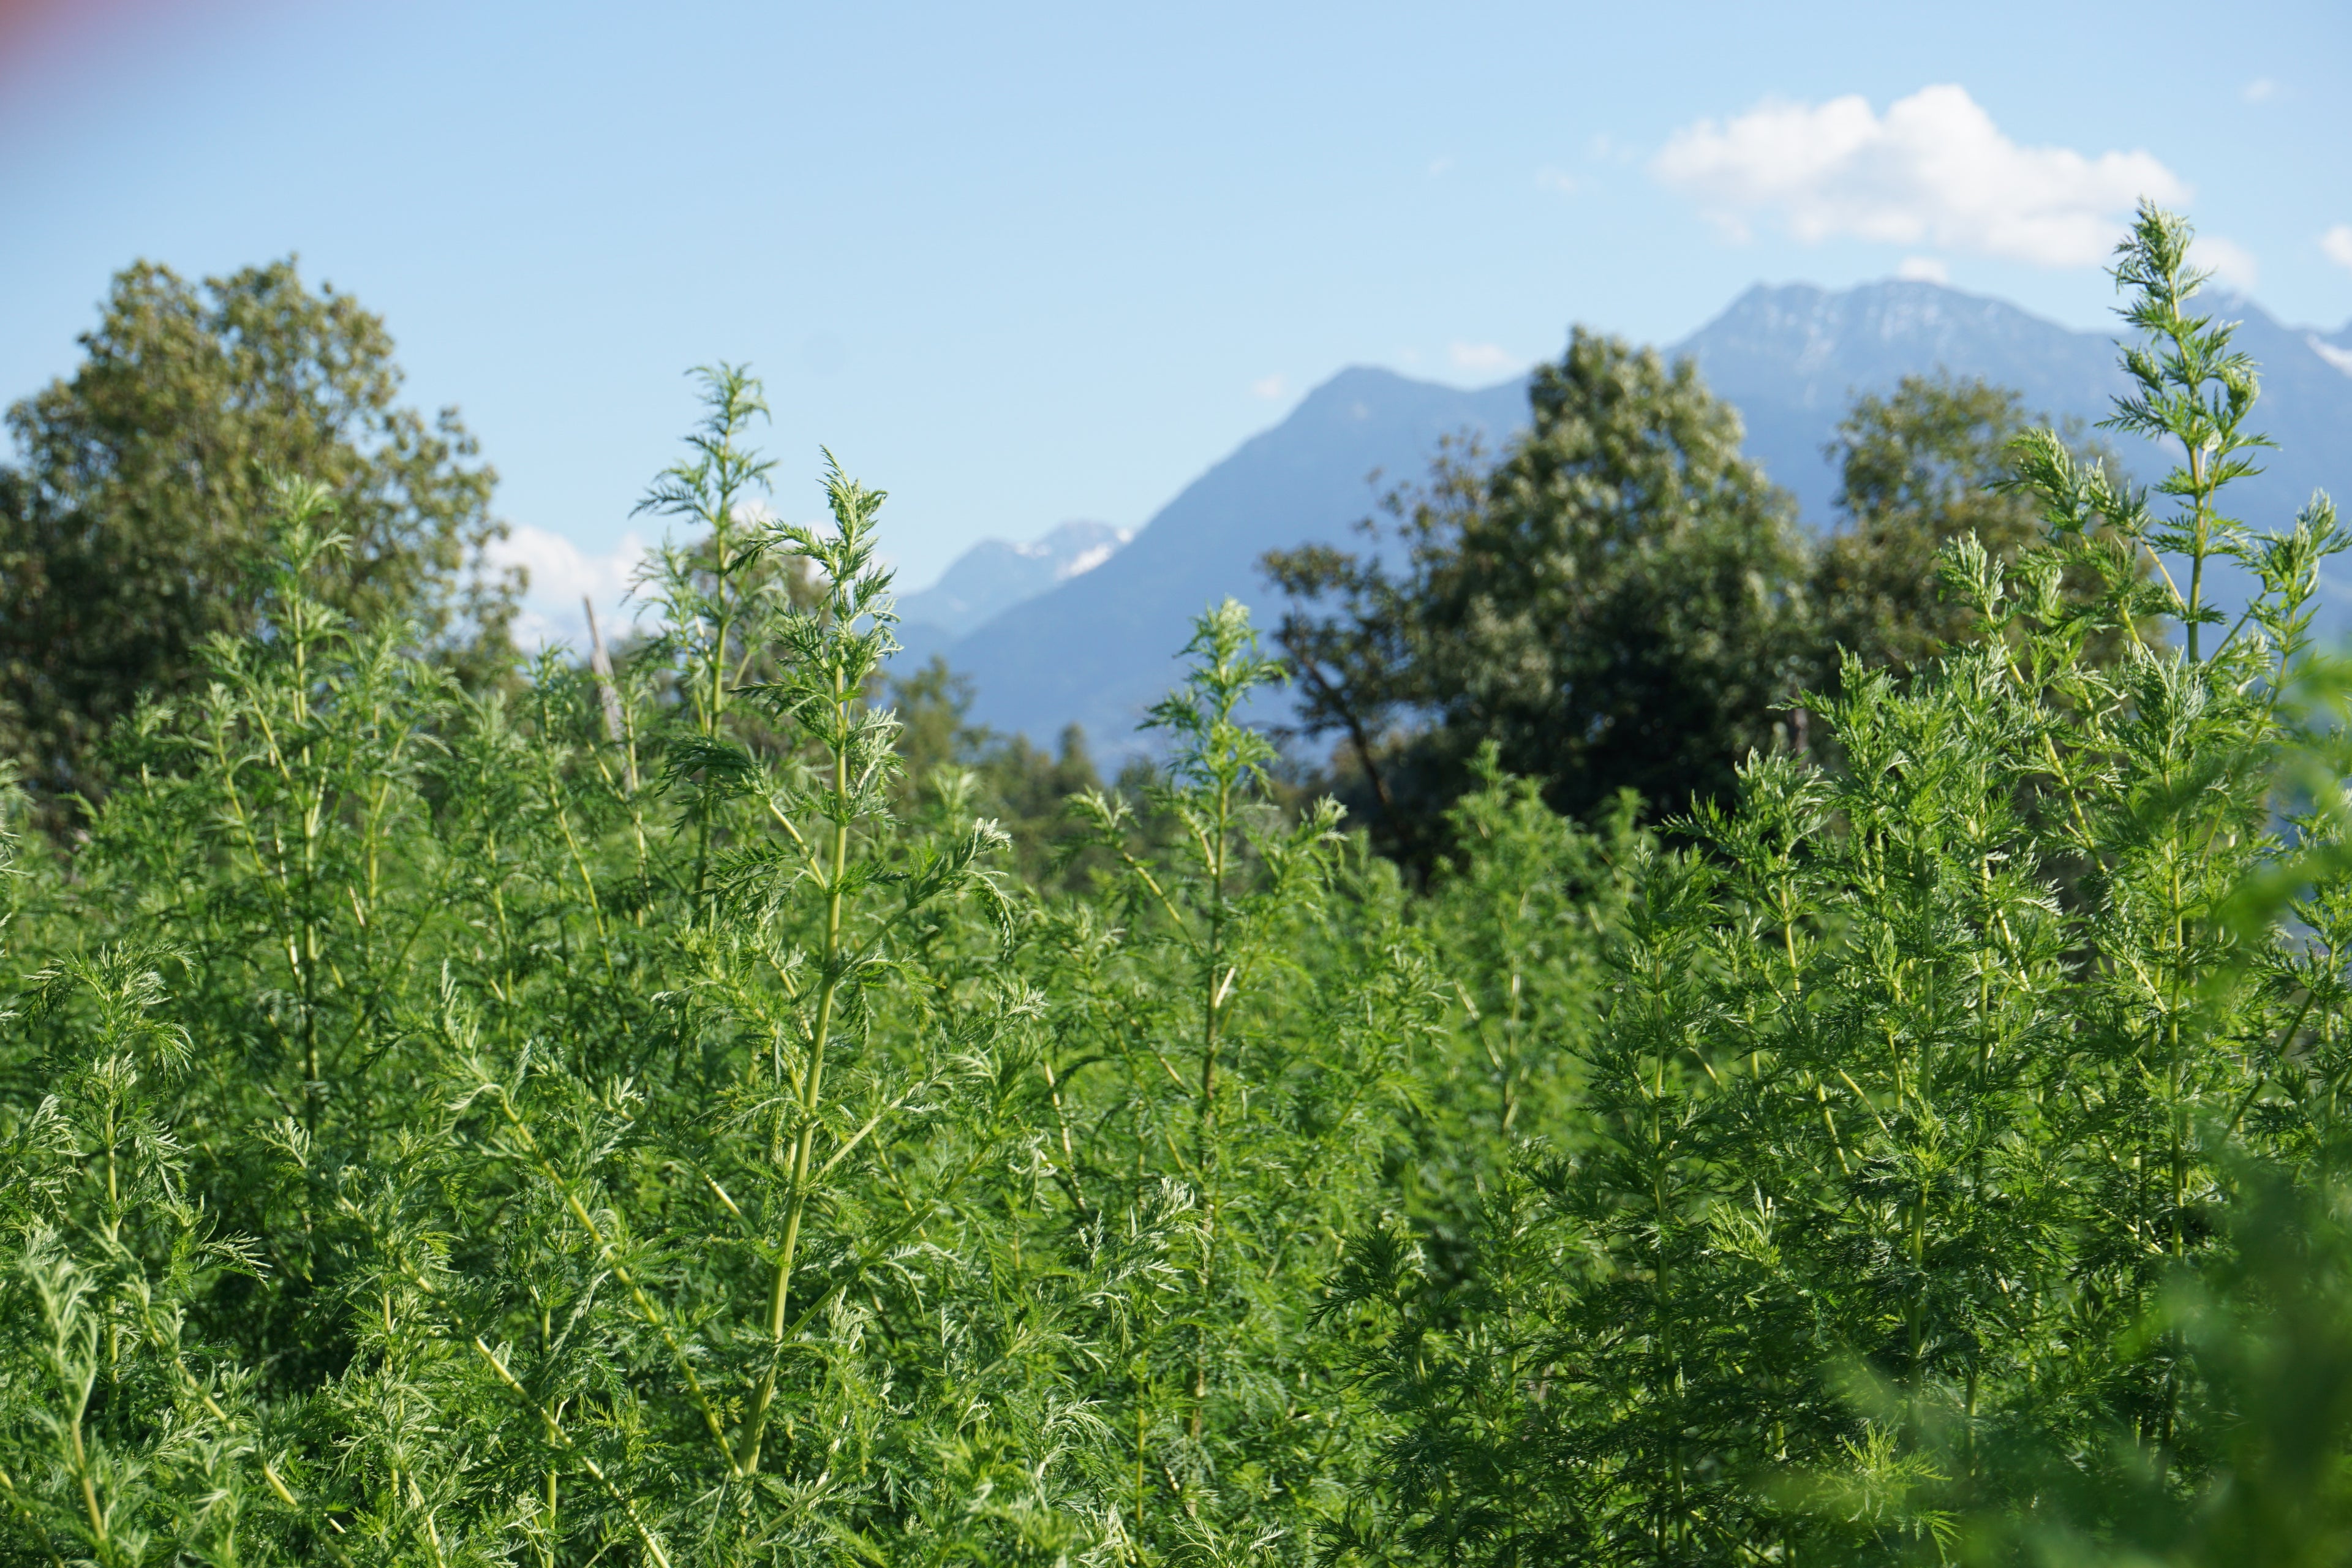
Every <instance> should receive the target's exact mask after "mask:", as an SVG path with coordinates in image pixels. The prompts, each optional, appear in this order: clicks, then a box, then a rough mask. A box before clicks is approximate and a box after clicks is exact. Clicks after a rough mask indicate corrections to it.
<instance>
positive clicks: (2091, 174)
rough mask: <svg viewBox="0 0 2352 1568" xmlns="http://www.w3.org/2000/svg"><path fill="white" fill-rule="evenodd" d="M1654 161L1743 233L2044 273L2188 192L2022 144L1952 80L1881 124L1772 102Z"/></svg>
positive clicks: (2099, 246) (1860, 109) (2142, 164)
mask: <svg viewBox="0 0 2352 1568" xmlns="http://www.w3.org/2000/svg"><path fill="white" fill-rule="evenodd" d="M1651 167H1652V169H1653V171H1654V173H1655V174H1657V176H1658V177H1659V178H1660V179H1662V180H1664V182H1665V183H1666V184H1669V185H1673V186H1675V187H1676V188H1678V189H1680V190H1683V191H1685V192H1687V193H1689V194H1690V195H1693V196H1694V197H1696V199H1697V200H1698V201H1699V203H1700V204H1701V205H1702V207H1703V208H1704V209H1705V210H1706V212H1707V213H1708V215H1709V216H1712V217H1714V218H1715V219H1716V220H1717V222H1718V223H1720V224H1721V225H1722V226H1724V228H1725V230H1726V232H1727V233H1728V234H1730V235H1731V236H1732V237H1735V238H1738V239H1744V238H1746V237H1747V236H1748V225H1747V220H1748V217H1749V216H1752V215H1755V214H1758V213H1769V214H1771V215H1773V216H1777V217H1778V218H1779V219H1780V222H1781V224H1782V225H1784V226H1786V227H1787V229H1788V230H1789V232H1790V234H1792V235H1794V236H1795V237H1797V238H1798V239H1800V240H1802V241H1805V242H1806V243H1808V244H1812V243H1818V242H1820V241H1822V240H1824V239H1830V238H1833V237H1840V236H1852V237H1857V238H1862V239H1869V240H1878V241H1882V242H1885V243H1887V244H1891V245H1906V246H1909V245H1922V244H1926V245H1933V246H1936V247H1938V248H1941V249H1948V250H1963V251H1974V252H1977V253H1979V254H1982V255H1987V256H1998V257H2003V258H2009V259H2011V260H2018V261H2028V262H2032V263H2035V264H2037V265H2040V266H2043V267H2082V266H2089V265H2092V264H2095V263H2097V262H2100V261H2103V260H2105V258H2106V255H2107V252H2108V250H2109V249H2110V248H2111V247H2113V245H2114V243H2115V241H2116V237H2117V235H2118V234H2120V233H2121V231H2122V219H2123V217H2124V216H2126V215H2127V214H2128V213H2129V212H2130V211H2131V208H2132V205H2133V203H2134V202H2136V201H2137V200H2138V199H2139V198H2140V197H2142V196H2147V197H2150V198H2152V199H2154V200H2157V201H2160V202H2167V203H2178V202H2180V201H2182V200H2185V199H2186V198H2187V196H2188V195H2189V187H2188V185H2187V184H2185V183H2184V182H2183V181H2182V180H2181V179H2180V178H2179V176H2178V175H2177V174H2173V173H2172V171H2171V170H2169V169H2168V168H2166V167H2165V166H2164V165H2163V164H2162V163H2158V161H2157V160H2156V158H2155V157H2154V156H2152V155H2151V154H2149V153H2145V152H2134V153H2100V154H2099V155H2098V156H2096V157H2095V158H2093V157H2085V156H2084V155H2083V154H2082V153H2077V152H2075V151H2074V150H2073V149H2071V148H2066V147H2021V146H2020V145H2018V143H2016V142H2012V141H2011V140H2010V139H2009V138H2008V137H2007V136H2005V135H2003V134H2002V133H2001V132H2000V128H1999V127H1998V126H1996V125H1995V124H1993V122H1992V117H1991V116H1990V115H1989V114H1987V113H1986V112H1985V111H1984V110H1983V109H1982V107H1980V106H1979V104H1978V103H1977V101H1976V100H1974V99H1972V98H1970V97H1969V94H1968V91H1967V89H1964V88H1960V87H1957V86H1950V85H1947V86H1941V87H1928V88H1922V89H1920V90H1919V91H1917V92H1915V93H1913V94H1912V95H1911V96H1910V97H1908V98H1903V99H1897V100H1895V102H1894V103H1892V104H1890V105H1888V106H1887V110H1886V112H1885V114H1884V115H1883V116H1882V115H1880V114H1879V113H1878V112H1877V111H1876V110H1873V109H1872V108H1871V107H1870V104H1869V102H1868V100H1865V99H1864V98H1862V97H1860V96H1859V95H1850V96H1848V97H1845V98H1835V99H1832V100H1829V101H1828V102H1826V103H1822V104H1803V103H1782V102H1769V101H1768V102H1766V103H1764V104H1762V105H1760V106H1759V107H1758V108H1757V109H1755V110H1751V111H1749V112H1748V113H1747V114H1743V115H1740V116H1738V118H1736V119H1733V120H1729V121H1724V122H1722V123H1720V124H1718V123H1717V122H1716V121H1712V120H1702V121H1699V122H1698V123H1696V124H1695V125H1689V126H1685V127H1684V128H1683V129H1682V130H1680V131H1677V132H1675V133H1674V135H1673V136H1671V137H1669V138H1668V139H1667V141H1666V145H1665V147H1664V150H1663V151H1661V152H1660V153H1658V155H1657V157H1656V158H1655V159H1654V160H1653V161H1652V163H1651Z"/></svg>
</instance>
